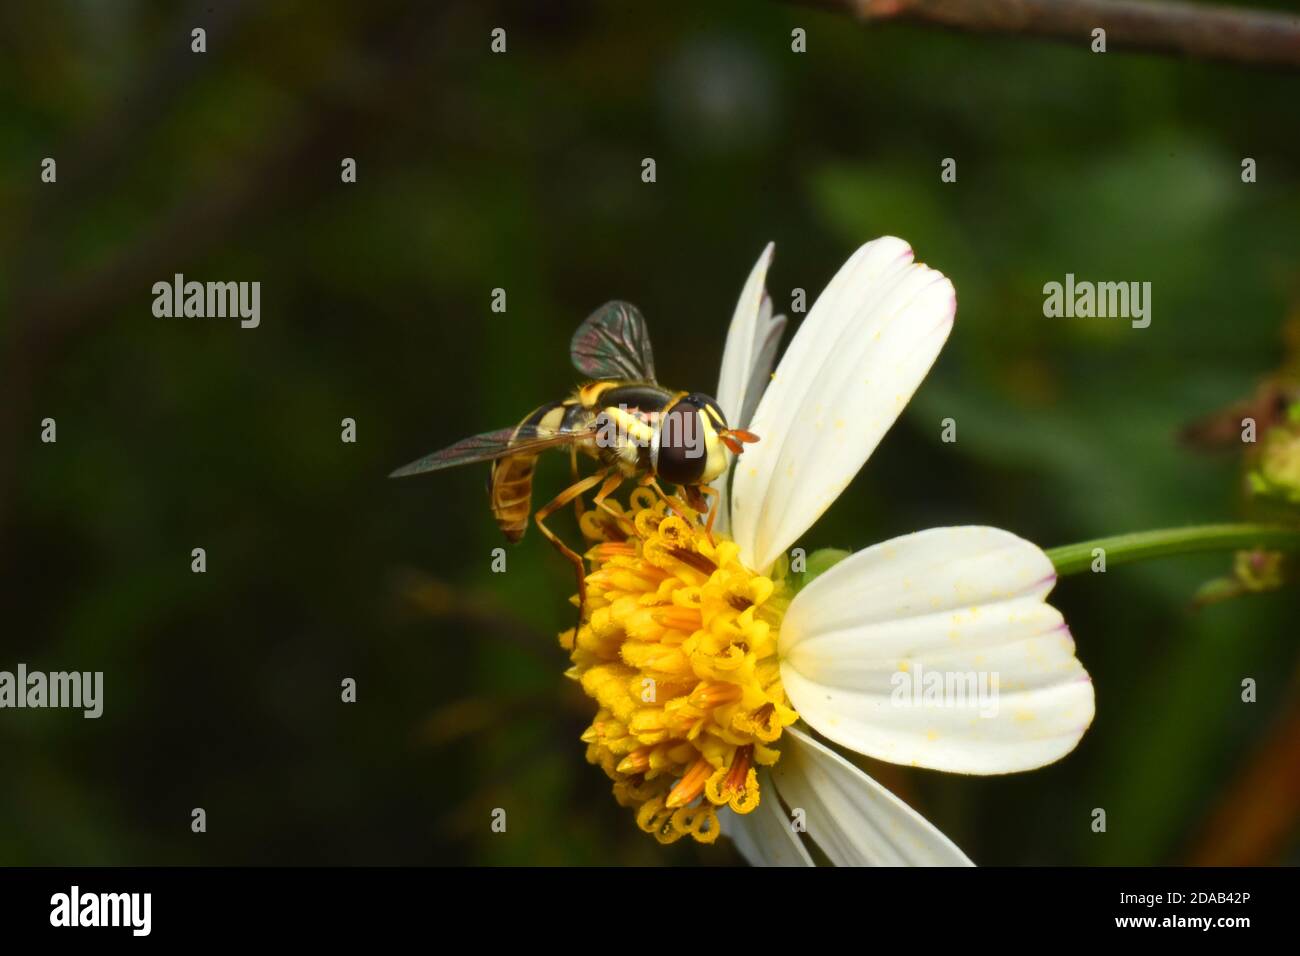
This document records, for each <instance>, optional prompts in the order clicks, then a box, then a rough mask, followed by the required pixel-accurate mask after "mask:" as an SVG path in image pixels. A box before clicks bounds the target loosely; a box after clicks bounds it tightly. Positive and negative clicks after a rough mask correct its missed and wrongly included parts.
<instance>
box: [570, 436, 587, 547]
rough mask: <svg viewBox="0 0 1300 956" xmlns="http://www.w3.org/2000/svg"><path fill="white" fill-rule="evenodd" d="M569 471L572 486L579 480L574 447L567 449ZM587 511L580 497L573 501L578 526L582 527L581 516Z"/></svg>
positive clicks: (576, 452) (576, 451)
mask: <svg viewBox="0 0 1300 956" xmlns="http://www.w3.org/2000/svg"><path fill="white" fill-rule="evenodd" d="M569 471H570V473H571V474H572V475H573V481H574V484H577V482H578V481H580V480H581V476H580V475H579V474H578V446H577V445H574V446H573V447H571V448H570V449H569ZM586 510H587V509H586V508H584V507H583V504H582V495H578V497H576V498H574V499H573V515H574V517H575V518H577V519H578V526H579V527H582V514H583V512H584V511H586Z"/></svg>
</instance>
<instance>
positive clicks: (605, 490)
mask: <svg viewBox="0 0 1300 956" xmlns="http://www.w3.org/2000/svg"><path fill="white" fill-rule="evenodd" d="M624 480H625V479H624V478H623V476H622V475H621V474H619V473H618V472H617V471H616V472H614V473H613V474H612V475H610V476H609V477H608V478H606V479H605V483H604V484H603V485H601V486H600V491H598V492H596V497H594V498H592V499H591V504H592V507H594V508H599V509H601V510H602V511H604V512H605V513H606V514H608V515H609V516H610V517H612V518H613V519H614V520H615V521H622V520H624V516H623V515H622V514H620V513H619V512H617V511H615V510H614V509H613V508H611V507H610V506H609V505H607V504H606V503H605V499H606V498H608V497H609V496H610V495H612V494H613V493H614V492H615V491H617V490H618V488H619V485H621V484H623V482H624Z"/></svg>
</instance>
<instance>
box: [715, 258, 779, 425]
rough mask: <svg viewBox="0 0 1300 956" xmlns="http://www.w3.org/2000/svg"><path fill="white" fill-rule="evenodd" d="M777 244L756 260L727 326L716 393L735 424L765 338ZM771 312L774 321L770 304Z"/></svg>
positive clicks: (723, 410) (729, 418)
mask: <svg viewBox="0 0 1300 956" xmlns="http://www.w3.org/2000/svg"><path fill="white" fill-rule="evenodd" d="M774 248H775V246H774V244H773V243H770V242H769V243H768V244H767V248H765V249H764V250H763V254H762V255H760V256H759V257H758V262H756V263H754V268H753V269H752V270H751V271H750V273H749V278H748V279H746V280H745V287H744V288H743V289H741V290H740V301H738V302H737V303H736V311H735V312H734V313H733V314H732V316H731V325H730V326H729V327H728V329H727V345H726V347H725V348H724V349H723V351H722V370H721V372H720V373H719V374H718V394H717V395H715V396H714V397H715V398H716V399H717V400H718V406H719V407H720V408H721V409H722V414H723V415H725V416H726V419H727V422H728V424H730V425H733V426H734V425H738V424H739V422H740V407H741V403H742V402H743V401H744V400H745V389H746V388H747V387H748V385H749V373H750V370H751V369H752V368H753V360H754V353H755V351H756V350H757V348H758V343H759V342H761V335H760V329H759V312H760V310H761V308H762V303H763V299H764V298H766V290H765V288H764V285H763V284H764V282H765V281H766V280H767V268H768V266H770V265H771V264H772V251H773V249H774ZM768 316H769V321H770V316H771V306H770V304H769V306H768Z"/></svg>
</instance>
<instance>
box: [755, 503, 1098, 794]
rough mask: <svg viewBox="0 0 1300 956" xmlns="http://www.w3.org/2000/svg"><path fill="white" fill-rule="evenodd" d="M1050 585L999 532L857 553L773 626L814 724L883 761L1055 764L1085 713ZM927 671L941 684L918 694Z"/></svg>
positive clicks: (1033, 558)
mask: <svg viewBox="0 0 1300 956" xmlns="http://www.w3.org/2000/svg"><path fill="white" fill-rule="evenodd" d="M1055 582H1056V573H1055V571H1054V570H1053V568H1052V563H1051V561H1050V560H1048V558H1047V556H1046V555H1045V554H1043V552H1042V551H1041V550H1039V548H1037V547H1036V546H1035V545H1033V544H1030V543H1029V542H1028V541H1025V540H1023V539H1021V538H1018V537H1016V536H1015V535H1013V534H1011V533H1010V532H1008V531H1001V530H999V529H997V528H979V527H968V528H935V529H933V530H930V531H921V532H918V533H916V534H910V535H905V536H904V537H901V538H895V539H893V540H892V541H886V542H884V543H883V544H878V545H875V546H874V547H871V548H868V549H867V550H865V551H860V552H858V553H857V554H854V555H852V556H850V557H848V558H846V559H845V560H843V561H841V562H840V563H839V564H837V565H836V566H835V567H833V568H832V569H831V570H829V571H827V572H826V573H825V574H823V575H822V576H821V577H819V578H817V579H816V580H815V581H813V582H812V583H811V584H810V585H808V586H807V587H806V588H804V589H803V590H802V591H801V592H799V594H798V595H797V596H796V597H795V599H794V601H793V602H792V603H791V605H790V609H789V611H788V612H787V614H786V616H785V619H784V620H783V621H782V622H781V637H780V653H781V662H782V663H781V677H782V680H783V682H784V684H785V691H786V694H787V695H788V696H789V698H790V702H791V703H792V704H793V705H794V707H795V708H796V709H797V710H798V711H799V714H800V716H801V717H803V719H804V720H806V721H807V722H808V723H809V724H811V725H812V726H813V727H814V728H815V729H816V730H817V731H818V732H819V733H821V734H823V735H825V736H826V737H829V738H830V739H831V740H834V741H835V742H836V743H839V744H843V745H844V746H845V747H849V748H851V749H853V750H856V751H858V752H859V753H864V754H867V755H869V756H871V757H875V758H877V759H879V760H888V761H891V762H893V763H902V764H912V765H914V766H919V767H932V768H934V769H937V770H949V771H953V772H956V773H980V774H988V773H1011V772H1014V771H1018V770H1030V769H1033V768H1034V767H1041V766H1043V765H1044V764H1048V763H1051V762H1052V761H1054V760H1058V759H1060V758H1061V757H1063V756H1064V755H1065V754H1067V753H1069V752H1070V751H1071V750H1073V749H1074V747H1075V745H1076V744H1078V742H1079V738H1080V737H1082V736H1083V732H1084V731H1085V730H1087V728H1088V725H1089V724H1090V723H1091V722H1092V718H1093V712H1094V701H1093V688H1092V681H1091V679H1090V678H1089V677H1088V673H1087V671H1085V670H1084V669H1083V665H1082V664H1080V663H1079V661H1078V659H1077V658H1076V657H1075V655H1074V640H1073V639H1072V638H1071V636H1070V632H1069V629H1068V628H1067V627H1066V626H1065V621H1064V619H1063V618H1062V617H1061V614H1060V612H1059V611H1057V610H1056V609H1055V608H1053V607H1051V606H1050V605H1048V604H1046V603H1044V599H1045V598H1046V596H1047V594H1048V592H1049V591H1051V589H1052V585H1053V584H1054V583H1055ZM927 675H928V677H927ZM934 675H939V678H936V677H935V676H934ZM935 679H942V680H943V681H944V684H945V686H947V687H948V690H947V692H946V693H943V694H942V695H935V696H933V697H927V696H926V695H925V688H926V687H927V686H928V683H927V681H928V680H935ZM950 680H952V681H954V683H953V684H951V685H948V682H949V681H950ZM994 681H996V684H995V683H994Z"/></svg>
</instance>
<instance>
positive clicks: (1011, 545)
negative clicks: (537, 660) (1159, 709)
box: [560, 237, 1095, 866]
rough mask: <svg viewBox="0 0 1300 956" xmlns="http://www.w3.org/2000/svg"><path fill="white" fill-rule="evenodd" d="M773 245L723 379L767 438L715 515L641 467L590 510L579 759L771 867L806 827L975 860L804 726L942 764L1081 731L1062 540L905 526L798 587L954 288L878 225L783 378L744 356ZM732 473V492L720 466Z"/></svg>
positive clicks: (1019, 765) (668, 830) (822, 846)
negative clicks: (621, 493) (793, 556)
mask: <svg viewBox="0 0 1300 956" xmlns="http://www.w3.org/2000/svg"><path fill="white" fill-rule="evenodd" d="M771 256H772V247H771V246H768V248H767V249H766V250H765V251H764V253H763V255H762V257H761V258H760V259H759V261H758V264H757V265H756V266H755V267H754V270H753V271H752V272H751V274H750V277H749V280H748V282H747V283H746V284H745V287H744V291H743V292H742V293H741V297H740V302H739V304H738V305H737V307H736V312H735V316H734V318H733V320H732V324H731V328H730V331H729V332H728V334H727V344H726V351H725V353H724V355H723V360H722V370H721V374H720V377H719V385H718V401H719V403H720V404H721V406H722V408H723V409H724V410H727V411H729V412H733V413H734V412H735V410H736V409H738V408H742V407H743V405H742V399H741V396H750V395H751V393H752V391H753V389H752V385H753V383H755V382H758V383H759V391H760V392H761V396H760V400H759V401H758V402H757V407H756V409H755V411H754V412H753V419H752V424H751V425H749V427H752V428H753V429H754V430H755V431H756V432H757V433H759V434H760V435H762V436H763V440H762V441H761V442H760V443H759V444H757V445H755V446H754V447H753V448H752V449H751V450H749V451H748V452H747V453H746V454H745V456H744V458H742V459H738V460H737V463H736V467H735V469H734V471H735V474H734V475H733V476H732V481H731V486H730V490H729V498H730V506H729V507H727V506H725V505H723V506H720V508H719V512H720V513H719V514H718V518H717V529H716V531H711V532H706V531H705V529H704V528H703V527H702V526H701V525H700V524H699V522H698V521H697V520H696V517H695V516H692V515H689V514H682V513H680V512H676V511H673V510H672V509H670V507H669V506H667V505H666V504H665V503H664V502H663V501H660V500H656V499H655V497H654V495H653V494H652V493H650V491H649V490H648V489H636V490H634V491H633V492H632V494H631V496H630V499H629V501H628V508H627V509H626V510H624V511H622V512H620V515H619V518H618V520H617V521H616V522H614V523H613V524H611V523H610V522H609V521H608V520H606V514H607V512H592V513H590V514H588V515H586V516H584V520H583V522H582V530H583V533H584V535H586V536H587V538H588V540H589V541H590V542H591V547H590V549H589V550H588V552H587V553H588V555H589V556H590V557H591V560H592V565H593V567H592V571H591V573H590V575H589V577H588V582H587V592H588V593H587V601H586V602H585V603H584V605H583V612H582V619H581V622H580V623H579V626H578V627H577V628H576V629H573V630H569V631H565V632H564V633H563V634H561V635H560V644H561V646H562V647H564V648H565V649H566V650H568V651H569V652H570V655H571V660H572V662H573V666H572V667H571V668H570V670H569V671H568V675H569V676H570V677H572V678H573V679H574V680H576V681H577V682H578V683H579V684H580V686H581V687H582V689H583V691H584V692H585V693H586V694H587V695H588V696H589V697H590V698H592V701H593V703H594V705H595V714H594V716H593V719H592V721H591V724H590V725H589V726H588V728H587V730H586V731H585V732H584V733H583V735H582V740H583V742H584V743H585V744H586V745H587V759H588V761H589V762H591V763H593V764H596V765H597V766H599V767H600V768H601V769H602V770H603V771H604V772H605V773H606V774H607V775H608V776H609V778H610V780H611V782H612V784H613V792H614V796H615V799H617V800H618V802H619V803H620V804H621V805H623V806H625V807H628V808H629V809H631V810H632V811H633V812H634V814H635V821H636V825H637V826H638V827H640V829H642V830H644V831H645V832H647V833H649V834H651V835H653V836H654V837H655V838H656V839H657V840H659V841H660V842H663V843H672V842H674V841H676V840H680V839H686V838H688V837H689V838H691V839H694V840H697V841H699V842H701V843H712V842H714V841H716V840H717V838H718V837H719V836H720V835H721V834H724V833H725V834H727V835H728V836H729V837H730V838H731V839H732V840H733V842H734V843H735V845H736V847H737V848H738V849H739V850H740V852H741V853H742V855H744V856H745V857H746V858H748V859H749V860H750V861H751V862H754V863H759V864H783V865H784V864H791V865H809V864H812V863H813V862H814V858H813V856H812V855H811V854H810V852H809V846H808V842H809V841H811V844H813V845H814V846H815V847H816V848H817V849H818V850H820V852H821V853H823V854H824V855H825V856H826V858H827V859H829V860H830V861H831V862H832V863H835V864H840V865H862V864H887V865H899V864H913V865H948V866H952V865H966V864H969V863H970V860H969V858H967V856H966V855H965V854H964V853H962V851H961V850H960V849H958V848H957V847H956V846H955V845H954V844H953V842H952V841H951V840H949V839H948V838H947V837H946V836H945V835H944V834H943V833H942V832H940V831H939V830H938V829H937V828H936V827H934V826H933V825H932V824H930V823H929V822H927V821H926V820H925V819H924V818H923V817H922V816H921V815H920V814H918V813H917V812H916V811H914V810H912V809H911V808H910V807H909V806H908V805H907V804H906V803H904V802H903V801H902V800H900V799H899V798H898V797H896V796H894V795H893V794H892V793H891V792H890V791H889V790H888V789H886V788H885V787H883V786H881V785H880V784H879V783H877V782H875V781H874V780H872V779H871V777H869V776H868V775H867V774H866V773H865V772H863V770H862V769H860V768H859V767H857V766H856V765H855V764H853V763H852V762H850V761H849V760H848V759H846V758H845V757H844V756H843V755H842V754H840V753H839V752H837V751H836V750H835V749H833V748H832V747H831V746H830V745H829V744H828V743H825V742H823V740H822V739H818V737H817V736H815V735H820V736H821V737H822V738H824V739H825V740H826V741H830V742H832V743H834V744H838V745H839V746H841V747H844V748H846V749H848V750H850V751H854V752H857V753H860V754H864V755H867V756H870V757H872V758H875V759H877V760H883V761H889V762H892V763H898V764H904V765H909V766H916V767H928V768H931V769H934V770H942V771H948V772H950V773H961V774H1003V773H1014V772H1019V771H1025V770H1032V769H1034V768H1037V767H1042V766H1044V765H1046V764H1049V763H1052V762H1053V761H1056V760H1059V759H1060V758H1061V757H1063V756H1065V755H1066V754H1067V753H1069V752H1070V751H1071V750H1073V749H1074V747H1075V745H1076V744H1078V742H1079V740H1080V739H1081V738H1082V736H1083V734H1084V732H1085V731H1086V730H1087V728H1088V725H1089V724H1090V723H1091V722H1092V718H1093V714H1094V703H1095V702H1094V695H1093V688H1092V683H1091V680H1090V678H1089V676H1088V673H1087V671H1086V670H1084V668H1083V665H1082V664H1081V663H1080V662H1079V660H1078V658H1077V657H1076V656H1075V645H1074V640H1073V638H1072V637H1071V634H1070V630H1069V628H1068V627H1067V626H1066V623H1065V619H1064V617H1063V616H1062V615H1061V613H1060V611H1058V610H1056V609H1055V608H1054V607H1052V606H1051V605H1050V604H1048V603H1047V595H1048V593H1049V592H1050V591H1051V589H1052V586H1053V584H1054V583H1055V581H1056V574H1055V570H1054V568H1053V566H1052V562H1051V560H1050V559H1049V558H1048V557H1047V555H1045V554H1044V553H1043V551H1042V550H1041V549H1039V548H1038V547H1037V546H1035V545H1034V544H1032V543H1030V542H1029V541H1026V540H1024V539H1022V538H1020V537H1017V536H1016V535H1014V534H1012V533H1010V532H1008V531H1002V530H1000V529H997V528H991V527H982V526H964V527H940V528H931V529H929V530H927V531H920V532H916V533H914V534H908V535H903V536H901V537H897V538H892V539H889V540H886V541H882V542H880V543H878V544H876V545H873V546H871V547H868V548H865V549H863V550H860V551H857V552H856V553H854V554H851V555H849V556H847V557H845V558H843V559H842V560H840V561H839V562H838V563H837V564H835V565H834V567H832V568H831V569H830V570H828V571H825V572H824V573H822V574H821V575H820V576H817V577H816V578H815V579H814V580H812V581H811V582H809V583H806V584H804V586H803V587H802V588H799V587H797V586H796V585H797V582H796V581H795V580H794V579H793V577H792V575H790V574H789V573H787V567H786V566H787V564H788V561H787V555H788V554H789V549H790V548H791V546H792V545H794V544H795V543H796V542H797V541H798V540H799V539H800V538H801V537H802V536H803V535H804V534H805V533H806V532H807V531H808V529H809V528H810V527H812V526H813V524H814V523H815V522H817V520H818V519H819V518H820V517H821V515H822V514H823V512H825V510H826V509H827V508H828V507H829V506H830V505H831V503H832V502H833V501H834V500H835V499H836V498H837V497H838V496H839V495H840V493H841V492H843V491H844V490H845V488H846V487H847V486H848V485H849V483H850V482H851V481H852V479H853V477H854V476H855V475H856V474H857V473H858V470H859V469H860V468H861V467H862V465H863V463H864V462H866V460H867V459H868V457H869V456H870V455H871V453H872V451H873V450H874V449H875V448H876V446H877V444H878V443H879V442H880V441H881V439H882V438H883V437H884V435H885V433H886V432H887V431H888V430H889V428H890V426H891V425H892V424H893V423H894V421H895V420H896V419H897V418H898V417H899V415H900V413H901V412H902V411H903V408H904V406H906V404H907V403H908V401H909V399H910V398H911V397H912V394H913V393H914V392H915V391H916V389H917V387H918V386H919V385H920V384H921V380H922V379H923V378H924V377H925V375H926V372H927V371H928V370H929V368H930V366H931V364H932V363H933V362H934V360H935V358H936V357H937V356H938V354H939V351H940V349H941V348H942V347H943V344H944V342H945V341H946V340H947V337H948V333H949V331H950V330H951V329H952V325H953V318H954V315H955V313H956V306H957V301H956V292H955V290H954V288H953V285H952V283H951V282H950V281H949V280H948V279H947V278H946V277H945V276H944V275H943V274H942V273H940V272H938V271H936V270H934V269H931V268H929V267H928V266H925V265H922V264H920V263H917V262H915V261H914V257H913V252H912V249H911V247H910V246H909V245H908V244H907V243H906V242H903V241H902V240H900V239H895V238H892V237H886V238H883V239H877V240H875V241H873V242H869V243H867V244H865V245H864V246H862V247H861V248H860V249H858V251H857V252H855V253H854V254H853V256H852V257H850V259H849V260H848V262H846V263H845V265H844V266H843V267H842V268H841V269H840V271H839V272H838V273H837V274H836V275H835V277H834V278H833V279H832V280H831V282H830V284H829V285H828V286H827V288H826V290H825V291H824V292H823V293H822V295H821V296H820V297H819V298H818V299H817V301H816V303H815V304H814V305H813V307H812V309H811V310H810V311H809V312H808V315H807V316H806V317H805V318H804V320H803V322H802V324H801V325H800V327H799V330H798V332H797V333H796V334H795V336H794V339H793V341H792V342H791V343H790V346H789V348H788V349H787V350H786V352H785V355H784V356H783V357H782V358H781V362H780V365H779V366H778V367H777V370H776V374H775V376H770V375H769V372H768V369H769V368H770V359H768V360H767V361H765V362H759V363H757V364H754V363H753V359H754V357H755V356H756V355H757V356H760V357H762V355H761V353H762V346H761V345H760V344H759V343H763V342H765V341H766V336H767V333H768V331H769V329H770V326H771V323H772V321H773V320H772V318H771V313H770V305H768V304H767V297H766V294H765V293H764V291H763V286H764V282H765V277H766V272H767V267H768V264H769V262H770V261H771ZM769 379H770V381H771V384H770V385H768V381H769ZM764 387H765V390H764ZM740 417H741V418H742V419H744V420H746V421H748V418H747V416H745V415H743V414H742V415H741V416H740ZM717 484H718V485H719V486H720V488H722V489H724V490H725V489H726V476H725V475H724V476H722V477H721V478H720V479H719V480H718V481H717ZM610 504H611V507H617V506H618V505H619V502H617V501H615V502H611V503H610ZM923 675H927V676H928V677H931V678H932V677H935V676H939V677H941V678H942V680H941V681H940V686H939V687H938V688H937V692H935V693H933V694H932V693H931V691H932V690H935V687H934V686H933V683H932V681H930V680H925V685H926V686H925V693H923V694H919V693H917V692H916V691H917V689H918V687H919V686H920V682H921V681H922V680H924V677H923ZM980 675H983V676H985V677H989V678H992V677H996V678H997V681H998V684H997V691H996V694H997V696H996V698H995V703H998V704H999V705H1000V706H997V707H992V708H986V707H985V706H984V704H985V703H986V701H984V700H983V699H982V698H981V697H980V695H979V694H972V693H967V692H964V691H963V689H962V688H963V687H969V686H972V685H971V684H970V683H967V682H966V681H967V679H968V678H969V679H976V680H977V679H978V678H979V677H980ZM909 689H910V690H911V692H910V693H908V692H906V691H908V690H909Z"/></svg>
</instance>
